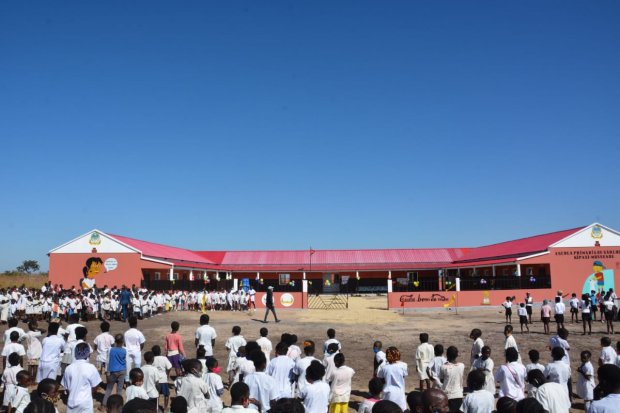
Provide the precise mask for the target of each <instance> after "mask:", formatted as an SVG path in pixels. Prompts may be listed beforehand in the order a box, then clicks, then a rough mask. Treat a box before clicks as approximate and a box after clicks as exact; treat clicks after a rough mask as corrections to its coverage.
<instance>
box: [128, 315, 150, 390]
mask: <svg viewBox="0 0 620 413" xmlns="http://www.w3.org/2000/svg"><path fill="white" fill-rule="evenodd" d="M123 337H124V339H125V349H126V350H127V361H128V363H127V373H129V371H130V370H131V369H132V368H140V366H141V365H142V349H143V348H144V342H145V341H146V338H144V334H142V332H141V331H140V330H138V319H137V318H136V317H134V316H130V317H129V330H127V331H125V334H124V335H123ZM127 378H129V376H127V377H126V379H125V380H127Z"/></svg>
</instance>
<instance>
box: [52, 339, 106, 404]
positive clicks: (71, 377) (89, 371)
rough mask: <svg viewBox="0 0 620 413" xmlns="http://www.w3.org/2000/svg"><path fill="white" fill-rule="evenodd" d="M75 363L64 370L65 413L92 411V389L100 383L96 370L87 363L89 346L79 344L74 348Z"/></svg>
mask: <svg viewBox="0 0 620 413" xmlns="http://www.w3.org/2000/svg"><path fill="white" fill-rule="evenodd" d="M74 356H75V361H74V362H73V363H71V364H70V365H69V366H68V367H67V369H66V370H65V374H64V376H63V378H62V383H61V384H62V386H63V387H64V388H65V390H66V391H68V392H69V398H68V399H67V413H71V412H88V411H91V412H92V411H93V410H92V409H93V388H95V387H97V386H99V384H100V383H101V376H100V375H99V372H98V371H97V368H96V367H95V366H93V365H92V364H90V363H89V362H88V357H89V356H90V346H89V345H88V344H87V343H80V344H78V345H77V346H76V347H75V354H74Z"/></svg>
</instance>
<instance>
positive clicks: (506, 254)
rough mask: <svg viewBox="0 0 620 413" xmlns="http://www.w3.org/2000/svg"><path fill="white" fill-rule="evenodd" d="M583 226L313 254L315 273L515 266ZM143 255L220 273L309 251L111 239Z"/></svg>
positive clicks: (285, 264) (297, 258)
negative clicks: (462, 244) (494, 240)
mask: <svg viewBox="0 0 620 413" xmlns="http://www.w3.org/2000/svg"><path fill="white" fill-rule="evenodd" d="M582 228H584V227H579V228H574V229H569V230H564V231H557V232H552V233H548V234H542V235H536V236H532V237H527V238H521V239H517V240H513V241H506V242H501V243H498V244H492V245H486V246H482V247H478V248H419V249H412V248H410V249H368V250H316V251H314V253H313V254H312V270H313V271H330V270H388V269H391V270H398V269H438V268H454V267H468V266H483V265H493V264H504V263H510V262H515V260H516V258H518V257H523V256H527V255H531V254H535V253H538V252H542V251H546V250H547V249H548V248H549V246H550V245H552V244H554V243H556V242H558V241H559V240H561V239H563V238H566V237H567V236H569V235H571V234H574V233H575V232H576V231H578V230H581V229H582ZM110 235H111V236H112V237H114V238H116V239H117V240H119V241H121V242H123V243H125V244H127V245H129V246H131V247H133V248H135V249H137V250H139V251H141V252H142V254H143V255H145V256H148V257H153V258H157V259H161V260H166V261H170V262H173V263H174V265H175V266H185V267H190V268H200V269H219V270H221V271H247V272H252V271H300V270H304V271H308V270H309V269H310V251H309V250H302V251H300V250H294V251H290V250H288V251H287V250H283V251H190V250H187V249H183V248H176V247H170V246H167V245H162V244H155V243H152V242H147V241H141V240H137V239H134V238H129V237H123V236H120V235H112V234H110Z"/></svg>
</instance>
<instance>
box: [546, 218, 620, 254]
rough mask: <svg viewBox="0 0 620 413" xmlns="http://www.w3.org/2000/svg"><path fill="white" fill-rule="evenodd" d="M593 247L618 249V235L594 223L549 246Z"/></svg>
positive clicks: (619, 242)
mask: <svg viewBox="0 0 620 413" xmlns="http://www.w3.org/2000/svg"><path fill="white" fill-rule="evenodd" d="M597 242H598V244H597ZM595 245H600V246H601V247H620V233H619V232H618V231H615V230H613V229H611V228H608V227H606V226H604V225H601V224H598V223H594V224H592V225H588V226H587V227H585V228H584V229H582V230H580V231H577V232H575V233H574V234H572V235H569V236H568V237H566V238H564V239H561V240H560V241H558V242H556V243H555V244H553V245H550V248H583V247H594V246H595Z"/></svg>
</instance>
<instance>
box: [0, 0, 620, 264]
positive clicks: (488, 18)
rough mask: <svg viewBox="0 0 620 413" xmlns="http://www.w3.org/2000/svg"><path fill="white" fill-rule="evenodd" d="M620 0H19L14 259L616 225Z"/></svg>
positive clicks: (5, 60)
mask: <svg viewBox="0 0 620 413" xmlns="http://www.w3.org/2000/svg"><path fill="white" fill-rule="evenodd" d="M618 21H620V2H618V1H596V2H586V1H532V2H527V1H523V2H505V1H486V2H482V1H479V2H475V1H425V2H422V1H406V2H405V1H393V2H384V1H372V2H371V1H359V0H356V1H338V2H334V1H311V2H310V1H306V2H299V1H286V2H280V1H262V2H259V1H219V2H216V1H184V2H172V1H152V0H149V1H105V2H104V1H96V2H95V1H63V2H49V1H39V2H23V1H4V2H1V3H0V153H1V154H2V156H1V162H0V271H2V270H6V269H13V268H15V266H17V265H18V264H20V263H21V261H23V260H24V259H36V260H38V261H39V262H40V263H41V266H42V267H43V269H46V268H47V265H48V260H47V257H46V253H47V251H49V250H50V249H51V248H53V247H55V246H58V245H60V244H62V243H64V242H66V241H68V240H70V239H72V238H74V237H76V236H78V235H80V234H82V233H85V232H87V231H88V230H90V229H93V228H98V229H100V230H102V231H104V232H110V233H116V234H121V235H126V236H131V237H134V238H139V239H145V240H149V241H154V242H160V243H165V244H170V245H175V246H180V247H186V248H190V249H216V250H221V249H305V248H308V247H309V246H310V245H312V247H313V248H315V249H323V248H348V249H351V248H390V247H441V246H447V247H457V246H476V245H482V244H489V243H494V242H499V241H503V240H509V239H514V238H518V237H523V236H528V235H535V234H540V233H544V232H550V231H555V230H560V229H566V228H573V227H576V226H580V225H587V224H590V223H592V222H594V221H599V222H601V223H603V224H606V225H608V226H611V227H612V228H616V229H619V228H620V212H619V211H620V193H619V188H620V166H619V165H620V162H619V152H620V136H619V130H620V76H619V74H620V25H619V24H618Z"/></svg>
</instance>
